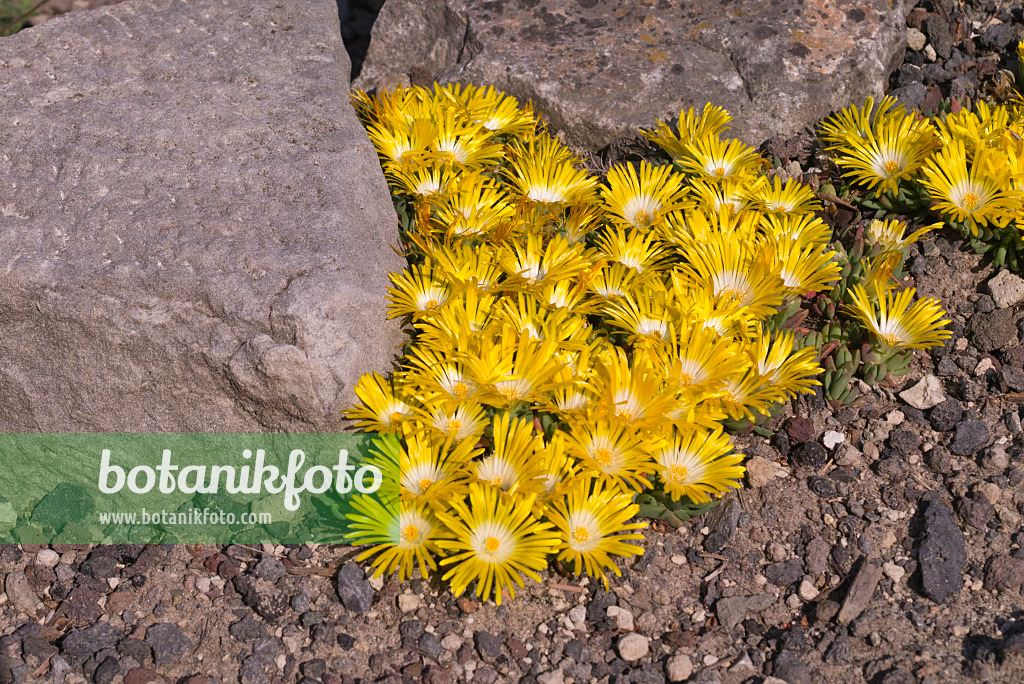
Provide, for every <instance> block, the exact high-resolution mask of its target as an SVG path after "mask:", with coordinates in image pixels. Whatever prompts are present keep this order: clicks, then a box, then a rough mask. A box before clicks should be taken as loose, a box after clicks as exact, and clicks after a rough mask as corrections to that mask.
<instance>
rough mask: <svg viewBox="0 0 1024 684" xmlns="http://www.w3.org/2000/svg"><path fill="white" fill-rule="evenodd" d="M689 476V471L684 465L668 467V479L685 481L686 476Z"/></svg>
mask: <svg viewBox="0 0 1024 684" xmlns="http://www.w3.org/2000/svg"><path fill="white" fill-rule="evenodd" d="M689 476H690V471H688V470H687V469H686V466H684V465H678V464H676V465H674V466H670V467H669V469H668V479H670V480H672V481H673V482H685V481H686V478H687V477H689Z"/></svg>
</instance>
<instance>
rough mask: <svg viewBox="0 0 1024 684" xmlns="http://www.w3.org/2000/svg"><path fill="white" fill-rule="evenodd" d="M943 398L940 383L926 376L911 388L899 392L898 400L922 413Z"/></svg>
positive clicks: (932, 376) (933, 377) (940, 401)
mask: <svg viewBox="0 0 1024 684" xmlns="http://www.w3.org/2000/svg"><path fill="white" fill-rule="evenodd" d="M945 398H946V395H945V394H943V393H942V382H941V381H940V380H939V379H938V378H937V377H935V376H934V375H926V376H924V377H923V378H921V380H920V381H919V382H917V383H916V384H915V385H914V386H913V387H910V388H909V389H905V390H903V391H902V392H900V399H902V400H903V401H905V402H907V403H908V404H910V405H911V406H913V407H914V408H916V409H920V410H922V411H923V410H925V409H930V408H932V407H933V406H937V405H938V404H940V403H942V402H943V401H944V400H945Z"/></svg>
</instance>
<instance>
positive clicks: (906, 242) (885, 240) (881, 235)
mask: <svg viewBox="0 0 1024 684" xmlns="http://www.w3.org/2000/svg"><path fill="white" fill-rule="evenodd" d="M940 226H942V224H941V223H933V224H931V225H929V226H925V227H924V228H920V229H918V230H915V231H914V232H913V233H911V234H910V235H906V232H907V224H906V223H905V222H904V221H901V220H899V219H890V220H888V221H879V220H878V219H874V220H872V221H871V223H869V224H868V228H867V231H866V237H867V242H868V244H876V245H881V246H882V249H883V250H902V249H905V248H906V247H908V246H910V245H912V244H913V243H915V242H917V241H918V240H920V239H921V237H922V236H924V235H925V234H927V233H929V232H931V231H932V230H933V229H935V228H939V227H940Z"/></svg>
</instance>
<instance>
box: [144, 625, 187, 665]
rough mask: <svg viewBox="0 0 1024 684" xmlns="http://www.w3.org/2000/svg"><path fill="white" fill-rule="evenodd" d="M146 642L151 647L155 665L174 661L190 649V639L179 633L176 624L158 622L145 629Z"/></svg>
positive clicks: (179, 630)
mask: <svg viewBox="0 0 1024 684" xmlns="http://www.w3.org/2000/svg"><path fill="white" fill-rule="evenodd" d="M146 644H147V645H148V646H149V647H150V648H151V649H153V660H154V662H156V664H157V665H160V664H162V663H174V662H177V661H178V660H180V659H181V657H182V656H183V655H185V654H186V653H188V651H190V650H191V649H192V641H191V640H190V639H189V638H188V637H187V636H185V635H184V634H182V633H181V629H179V628H178V625H175V624H172V623H170V622H158V623H157V624H155V625H151V626H150V627H149V628H148V629H147V630H146Z"/></svg>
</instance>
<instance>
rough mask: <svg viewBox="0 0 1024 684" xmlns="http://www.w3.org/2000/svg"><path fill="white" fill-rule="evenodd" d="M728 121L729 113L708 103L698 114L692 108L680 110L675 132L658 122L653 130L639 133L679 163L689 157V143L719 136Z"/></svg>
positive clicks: (729, 118) (729, 119) (665, 124)
mask: <svg viewBox="0 0 1024 684" xmlns="http://www.w3.org/2000/svg"><path fill="white" fill-rule="evenodd" d="M730 121H732V117H731V116H729V112H727V111H725V109H723V108H722V107H719V106H717V105H713V104H711V103H710V102H708V103H707V104H706V105H704V109H703V110H702V111H701V113H700V114H697V111H696V110H695V109H694V108H693V107H690V109H688V110H684V109H680V110H679V118H678V119H677V122H676V130H675V131H673V130H672V128H671V127H670V126H669V125H668V124H667V123H665V122H663V121H659V122H658V123H657V124H655V127H654V130H652V131H646V130H641V131H640V132H641V133H642V134H643V135H644V137H646V138H647V139H648V140H650V141H651V142H653V143H655V144H656V145H658V146H659V147H661V149H663V150H665V151H666V152H668V153H669V154H670V155H672V158H673V159H675V160H676V161H680V160H682V159H685V158H687V157H689V156H690V147H689V145H690V143H691V142H693V141H694V140H697V139H704V138H711V137H716V136H718V135H721V134H722V133H723V132H724V131H725V130H726V129H727V128H728V127H729V122H730Z"/></svg>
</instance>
